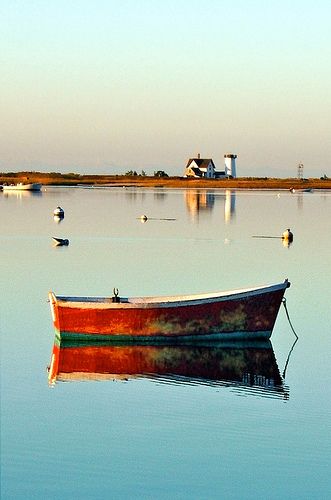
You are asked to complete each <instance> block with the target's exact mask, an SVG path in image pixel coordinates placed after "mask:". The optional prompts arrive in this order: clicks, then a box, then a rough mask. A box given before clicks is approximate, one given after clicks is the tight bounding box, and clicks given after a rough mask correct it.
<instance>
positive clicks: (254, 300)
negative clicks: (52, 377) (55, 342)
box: [50, 282, 288, 341]
mask: <svg viewBox="0 0 331 500" xmlns="http://www.w3.org/2000/svg"><path fill="white" fill-rule="evenodd" d="M287 286H288V284H287V282H284V283H282V284H280V285H275V286H273V287H270V288H268V289H267V290H266V289H262V290H261V292H259V291H254V293H237V294H234V295H233V296H231V295H229V296H222V297H217V298H211V299H201V300H195V301H194V300H193V301H192V300H191V301H189V300H186V301H185V300H183V301H177V302H171V301H170V302H164V303H160V304H155V303H148V302H146V303H144V304H132V303H128V301H127V299H126V302H123V303H112V302H111V301H110V300H109V299H108V302H105V301H99V302H98V301H96V302H93V303H91V302H88V301H87V299H86V303H84V302H83V301H80V300H79V299H78V298H76V299H75V300H72V301H70V300H69V299H65V300H63V299H62V300H61V298H59V299H57V298H56V297H55V295H54V294H52V293H50V302H51V310H52V316H53V322H54V326H55V329H56V330H57V331H58V332H59V334H60V337H61V338H64V339H65V338H82V339H84V338H86V340H88V339H91V338H97V337H98V338H102V339H108V338H114V337H115V338H117V340H122V339H123V340H128V341H130V340H132V339H133V340H134V339H137V338H139V339H141V340H144V339H146V340H147V341H148V340H151V339H154V340H157V339H173V340H175V339H184V338H187V339H189V338H192V337H197V336H198V337H200V338H201V336H203V337H204V338H206V337H208V336H209V337H211V338H219V337H220V336H226V337H228V336H229V335H232V336H234V337H237V338H246V337H247V336H249V337H250V338H252V337H262V338H269V337H270V335H271V332H272V330H273V327H274V324H275V321H276V318H277V314H278V311H279V307H280V304H281V301H282V298H283V295H284V292H285V289H286V288H287Z"/></svg>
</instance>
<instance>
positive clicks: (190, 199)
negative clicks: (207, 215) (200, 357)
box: [185, 189, 215, 218]
mask: <svg viewBox="0 0 331 500" xmlns="http://www.w3.org/2000/svg"><path fill="white" fill-rule="evenodd" d="M185 202H186V206H187V208H188V211H189V212H190V214H191V215H192V217H193V218H195V217H196V216H197V215H198V214H199V212H201V211H211V210H212V209H213V207H214V203H215V195H214V193H213V192H212V191H207V190H201V191H200V190H199V189H187V190H186V191H185Z"/></svg>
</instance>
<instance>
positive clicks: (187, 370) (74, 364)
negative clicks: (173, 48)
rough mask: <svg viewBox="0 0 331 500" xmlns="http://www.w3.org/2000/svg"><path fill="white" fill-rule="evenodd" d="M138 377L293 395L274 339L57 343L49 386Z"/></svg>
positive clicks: (260, 394)
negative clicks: (60, 383)
mask: <svg viewBox="0 0 331 500" xmlns="http://www.w3.org/2000/svg"><path fill="white" fill-rule="evenodd" d="M137 378H149V379H151V380H155V381H162V382H170V383H176V384H180V383H181V384H182V383H184V384H185V383H189V384H203V385H210V386H213V387H222V386H223V387H231V386H232V387H234V388H235V389H236V390H237V391H238V390H240V391H242V392H244V393H246V394H247V395H254V394H256V395H259V396H263V395H265V396H269V397H270V396H272V397H279V398H287V397H288V390H287V388H286V387H285V386H284V381H283V378H282V377H281V375H280V372H279V368H278V366H277V362H276V358H275V354H274V351H273V349H272V345H271V342H270V340H266V341H264V340H258V341H255V342H254V341H252V342H226V341H220V342H209V343H201V344H199V343H196V344H194V345H184V346H183V345H179V346H174V345H172V346H168V345H167V346H165V345H163V346H160V345H140V346H137V345H114V344H113V343H105V344H101V345H100V343H99V344H97V343H85V342H77V343H75V342H67V341H63V342H58V341H56V340H55V342H54V346H53V350H52V356H51V361H50V365H49V370H48V381H49V384H50V385H54V384H56V383H57V382H68V381H70V382H77V381H85V382H86V381H93V380H98V381H110V380H125V381H126V380H135V379H137Z"/></svg>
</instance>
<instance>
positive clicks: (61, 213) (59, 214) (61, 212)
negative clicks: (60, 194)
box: [53, 207, 64, 219]
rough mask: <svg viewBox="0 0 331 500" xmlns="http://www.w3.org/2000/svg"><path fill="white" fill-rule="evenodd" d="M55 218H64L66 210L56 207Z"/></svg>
mask: <svg viewBox="0 0 331 500" xmlns="http://www.w3.org/2000/svg"><path fill="white" fill-rule="evenodd" d="M53 215H54V217H60V218H61V219H62V218H63V217H64V210H63V208H61V207H56V208H55V210H54V212H53Z"/></svg>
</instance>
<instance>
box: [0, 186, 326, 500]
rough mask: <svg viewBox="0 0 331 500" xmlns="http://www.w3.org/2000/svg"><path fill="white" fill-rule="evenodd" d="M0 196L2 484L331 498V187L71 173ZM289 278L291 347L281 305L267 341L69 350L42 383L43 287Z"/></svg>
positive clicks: (205, 284)
mask: <svg viewBox="0 0 331 500" xmlns="http://www.w3.org/2000/svg"><path fill="white" fill-rule="evenodd" d="M58 205H59V206H61V207H62V208H63V209H64V211H65V217H64V219H63V221H61V222H60V223H57V222H56V221H55V220H54V218H53V210H54V208H55V207H56V206H58ZM0 207H1V219H0V241H1V245H0V256H1V259H0V265H1V283H2V287H1V288H2V294H1V323H0V326H1V460H2V467H1V495H2V498H62V499H63V498H76V497H80V498H114V499H115V498H120V499H123V498H144V499H145V498H153V499H154V498H160V499H162V498H164V499H168V498H183V499H184V498H197V499H201V498H240V499H242V498H247V499H250V498H270V499H271V498H275V499H278V498H319V499H320V498H327V497H328V496H329V493H330V479H329V477H330V475H329V470H330V456H331V446H330V438H329V436H330V420H331V419H330V417H331V415H330V413H331V411H330V409H331V403H330V401H331V398H330V384H329V378H328V372H329V366H330V361H329V353H330V352H331V350H330V347H331V346H330V344H331V342H330V333H331V332H330V311H331V307H330V297H331V293H330V280H331V266H330V248H331V223H330V220H331V219H330V214H331V210H330V209H331V193H329V192H323V191H314V192H312V193H294V194H291V193H288V192H285V191H277V192H276V191H259V192H257V191H224V190H164V189H151V190H143V189H139V188H91V189H87V188H64V187H63V188H47V189H45V188H44V189H43V191H42V192H41V193H40V194H32V193H10V194H9V193H8V194H4V193H0ZM143 214H145V215H146V216H147V221H145V222H142V221H141V218H140V217H141V215H143ZM166 219H168V220H166ZM288 227H290V228H291V230H292V232H293V233H294V241H293V244H292V245H290V246H286V245H284V244H283V242H282V240H281V239H280V237H279V236H280V235H281V233H282V232H283V231H284V230H285V229H286V228H288ZM52 236H57V237H62V238H68V239H69V240H70V244H69V246H68V247H54V246H53V243H52ZM253 236H270V238H259V237H253ZM271 237H272V238H271ZM286 277H288V278H289V280H290V281H291V283H292V285H291V288H290V289H288V290H287V292H286V297H287V306H288V310H289V313H290V318H291V320H292V323H293V326H294V327H295V330H296V332H297V334H298V336H299V340H298V342H297V343H296V345H295V346H294V347H293V343H294V340H295V337H294V334H293V332H292V331H291V328H290V326H289V323H288V320H287V318H286V314H285V310H284V309H283V308H282V309H281V310H280V313H279V316H278V318H277V322H276V325H275V329H274V332H273V335H272V338H271V343H270V344H268V345H257V346H256V345H253V346H252V345H250V346H243V345H227V346H194V347H192V348H189V347H185V348H183V349H178V348H177V349H176V348H174V349H172V348H165V347H162V348H160V347H159V348H157V347H154V348H152V347H151V348H148V349H145V350H142V348H140V349H139V348H138V349H137V348H133V347H131V348H130V349H128V348H125V347H121V348H117V350H116V349H114V347H113V348H110V347H109V346H102V347H101V348H99V349H97V351H95V348H94V347H93V346H92V347H91V346H90V347H83V348H81V349H82V350H81V351H77V346H71V349H72V350H71V351H69V350H68V351H66V352H64V353H63V352H62V353H61V354H64V356H65V357H62V362H63V364H62V365H61V367H62V368H61V369H62V376H61V377H58V380H57V381H56V382H55V383H50V384H49V383H48V372H47V366H49V365H50V362H51V356H52V350H53V343H54V332H53V328H52V323H51V316H50V311H49V304H48V303H47V293H48V291H49V290H50V289H52V290H54V291H55V292H56V293H59V294H68V295H71V294H72V295H79V294H82V295H107V294H112V291H113V288H114V287H117V288H119V290H120V294H123V295H154V294H165V295H168V294H181V293H199V292H207V291H216V290H223V289H224V290H225V289H228V288H241V287H245V286H253V285H258V284H264V283H272V282H278V281H282V280H283V279H284V278H286ZM292 347H293V350H292V351H291V349H292ZM68 349H70V346H69V347H68ZM75 349H76V350H75ZM86 349H87V350H86ZM88 349H90V351H88ZM91 349H92V351H91ZM119 349H122V351H121V350H119ZM92 354H93V356H94V358H93V360H94V361H93V362H92V361H91V355H92ZM289 355H290V356H289ZM68 363H69V367H71V368H70V369H69V370H67V371H65V370H66V369H67V368H68ZM63 370H64V371H63ZM70 370H71V371H70ZM284 370H285V373H284ZM60 379H61V380H60ZM53 382H54V381H53Z"/></svg>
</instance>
